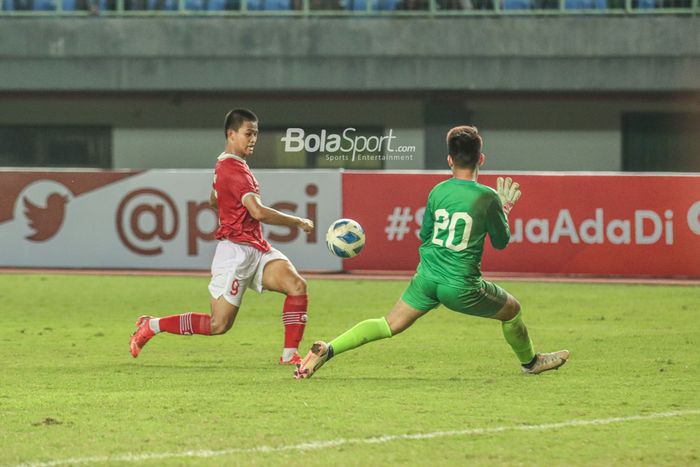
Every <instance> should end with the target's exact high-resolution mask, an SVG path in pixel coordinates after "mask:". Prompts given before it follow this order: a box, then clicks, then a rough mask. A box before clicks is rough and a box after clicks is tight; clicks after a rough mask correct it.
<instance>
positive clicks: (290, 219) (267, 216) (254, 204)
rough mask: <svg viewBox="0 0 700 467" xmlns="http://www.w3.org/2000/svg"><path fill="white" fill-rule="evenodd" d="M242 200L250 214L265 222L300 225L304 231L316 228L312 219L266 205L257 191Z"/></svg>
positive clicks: (289, 225) (291, 225) (292, 225)
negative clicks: (292, 214)
mask: <svg viewBox="0 0 700 467" xmlns="http://www.w3.org/2000/svg"><path fill="white" fill-rule="evenodd" d="M242 202H243V206H245V208H246V209H247V210H248V212H249V213H250V215H251V216H252V217H253V218H254V219H255V220H257V221H260V222H262V223H263V224H269V225H284V226H287V227H298V228H300V229H301V230H303V231H304V232H311V231H312V230H313V228H314V223H313V222H312V221H311V220H310V219H304V218H301V217H297V216H291V215H289V214H285V213H283V212H281V211H278V210H277V209H273V208H271V207H268V206H265V205H264V204H263V203H262V201H261V200H260V197H259V196H258V195H256V194H255V193H248V194H247V195H246V196H244V197H243V200H242Z"/></svg>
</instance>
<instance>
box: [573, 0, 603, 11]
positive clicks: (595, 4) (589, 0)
mask: <svg viewBox="0 0 700 467" xmlns="http://www.w3.org/2000/svg"><path fill="white" fill-rule="evenodd" d="M564 7H565V8H566V9H567V10H605V9H607V8H608V2H607V0H565V2H564Z"/></svg>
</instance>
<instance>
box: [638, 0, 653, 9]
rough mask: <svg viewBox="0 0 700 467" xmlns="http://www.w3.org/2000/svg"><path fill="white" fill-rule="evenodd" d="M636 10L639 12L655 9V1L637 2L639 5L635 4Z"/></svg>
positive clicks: (642, 0)
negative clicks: (639, 10)
mask: <svg viewBox="0 0 700 467" xmlns="http://www.w3.org/2000/svg"><path fill="white" fill-rule="evenodd" d="M637 8H639V9H641V10H649V9H652V8H656V1H655V0H639V3H638V4H637Z"/></svg>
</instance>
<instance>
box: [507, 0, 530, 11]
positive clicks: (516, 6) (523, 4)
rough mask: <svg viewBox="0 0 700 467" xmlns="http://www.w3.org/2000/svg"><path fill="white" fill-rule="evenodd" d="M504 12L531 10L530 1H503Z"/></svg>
mask: <svg viewBox="0 0 700 467" xmlns="http://www.w3.org/2000/svg"><path fill="white" fill-rule="evenodd" d="M503 9H504V10H530V9H532V1H531V0H503Z"/></svg>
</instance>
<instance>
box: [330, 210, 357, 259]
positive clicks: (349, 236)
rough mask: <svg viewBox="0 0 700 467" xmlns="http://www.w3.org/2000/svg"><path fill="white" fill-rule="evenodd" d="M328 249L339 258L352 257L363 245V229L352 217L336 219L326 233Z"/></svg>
mask: <svg viewBox="0 0 700 467" xmlns="http://www.w3.org/2000/svg"><path fill="white" fill-rule="evenodd" d="M326 245H328V250H330V252H331V253H333V254H334V255H335V256H340V257H341V258H352V257H353V256H355V255H356V254H358V253H359V252H360V251H362V248H363V247H364V246H365V231H364V230H363V229H362V226H361V225H360V224H358V223H357V222H355V221H354V220H352V219H338V220H337V221H335V222H333V223H332V224H331V226H330V227H329V228H328V233H327V234H326Z"/></svg>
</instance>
